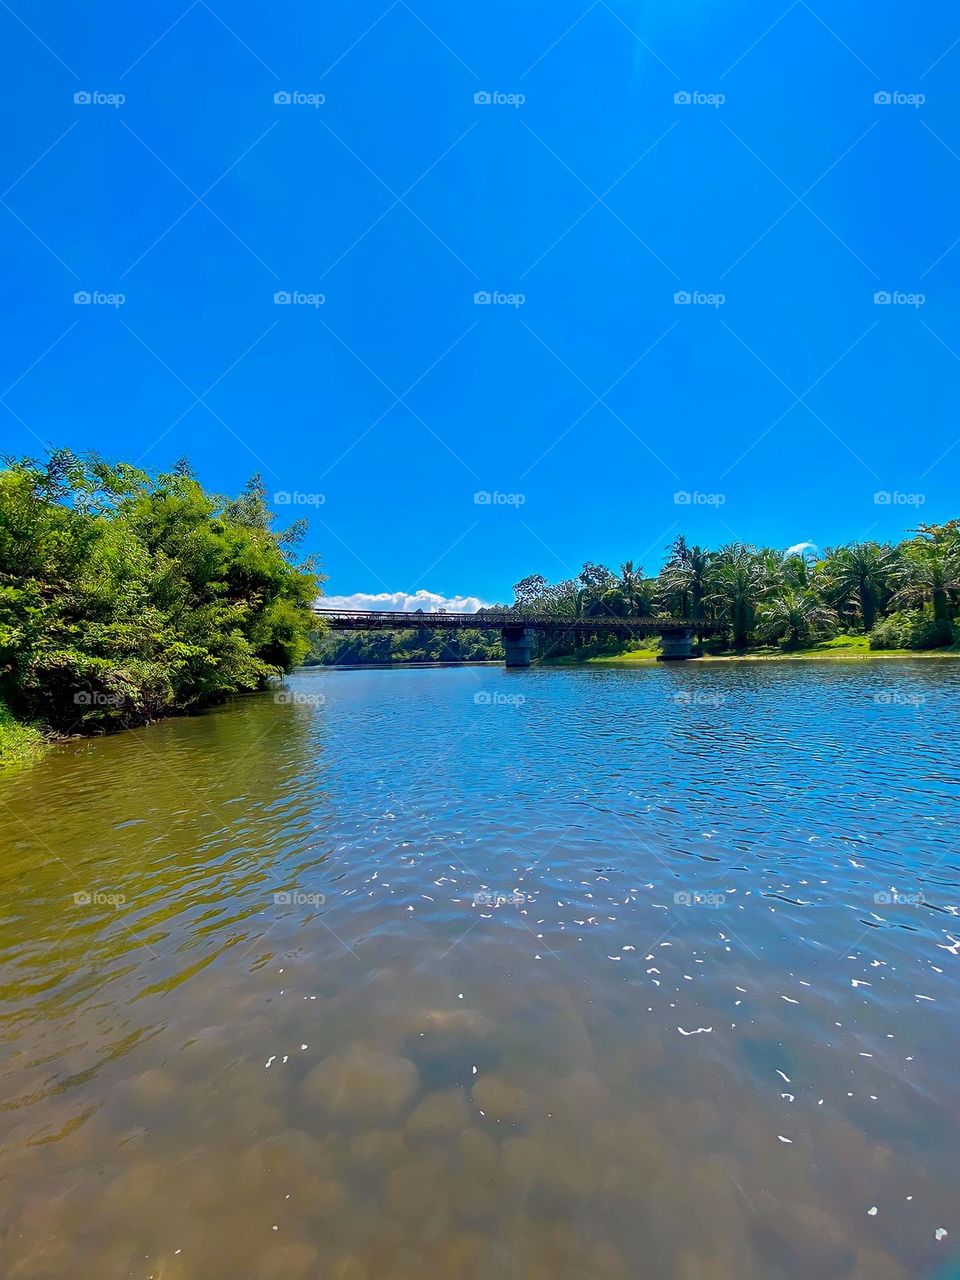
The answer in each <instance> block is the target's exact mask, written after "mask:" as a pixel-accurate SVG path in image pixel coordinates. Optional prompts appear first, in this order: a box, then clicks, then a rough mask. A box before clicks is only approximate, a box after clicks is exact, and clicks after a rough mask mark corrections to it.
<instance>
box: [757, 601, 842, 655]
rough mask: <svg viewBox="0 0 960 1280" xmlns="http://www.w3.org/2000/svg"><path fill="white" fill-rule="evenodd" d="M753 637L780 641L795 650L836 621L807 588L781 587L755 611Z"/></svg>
mask: <svg viewBox="0 0 960 1280" xmlns="http://www.w3.org/2000/svg"><path fill="white" fill-rule="evenodd" d="M756 621H757V634H758V635H759V636H760V637H761V639H763V640H781V641H782V642H783V643H784V645H785V646H786V647H787V648H789V649H796V648H798V647H799V646H800V645H801V644H803V643H804V642H805V641H808V640H810V639H811V638H812V637H813V636H814V635H815V634H817V633H818V632H820V631H825V630H827V629H828V628H830V627H831V626H833V625H834V624H835V622H836V614H835V613H834V612H833V610H832V609H831V608H829V606H827V605H826V604H824V602H823V601H822V600H821V599H820V597H819V596H818V595H817V594H816V592H815V591H812V590H810V588H808V587H783V588H782V589H781V590H780V591H779V592H778V593H777V594H776V595H774V596H772V597H770V598H769V599H767V600H763V601H761V603H760V604H759V605H758V606H757V611H756Z"/></svg>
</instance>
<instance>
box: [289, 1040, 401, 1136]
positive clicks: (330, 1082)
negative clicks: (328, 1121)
mask: <svg viewBox="0 0 960 1280" xmlns="http://www.w3.org/2000/svg"><path fill="white" fill-rule="evenodd" d="M419 1087H420V1076H419V1073H418V1071H417V1068H416V1067H415V1066H414V1064H413V1063H412V1062H411V1061H410V1059H409V1058H398V1057H394V1056H393V1055H392V1054H387V1053H375V1052H373V1051H372V1050H370V1049H363V1048H354V1049H351V1050H350V1051H349V1053H347V1054H344V1055H343V1056H339V1055H333V1056H331V1057H329V1058H324V1060H323V1061H322V1062H321V1063H319V1064H318V1065H317V1066H316V1067H314V1069H313V1070H312V1071H311V1072H310V1074H309V1075H308V1076H307V1077H306V1079H305V1080H304V1081H303V1084H302V1085H301V1094H302V1097H303V1100H304V1101H305V1102H306V1103H307V1105H308V1106H312V1107H320V1108H321V1109H322V1110H324V1111H326V1112H328V1113H329V1114H330V1115H335V1116H340V1117H343V1118H345V1119H347V1120H350V1121H366V1122H368V1123H374V1124H376V1123H378V1122H384V1121H390V1120H394V1119H396V1117H397V1116H398V1115H400V1113H401V1112H402V1111H403V1110H404V1108H405V1107H406V1106H407V1104H408V1103H409V1102H410V1101H411V1099H412V1098H413V1097H414V1095H415V1094H416V1092H417V1090H418V1088H419Z"/></svg>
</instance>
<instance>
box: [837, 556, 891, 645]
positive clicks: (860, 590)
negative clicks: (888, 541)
mask: <svg viewBox="0 0 960 1280" xmlns="http://www.w3.org/2000/svg"><path fill="white" fill-rule="evenodd" d="M895 569H896V558H895V556H894V553H893V551H892V549H891V548H890V547H885V546H881V545H880V544H879V543H877V542H854V543H852V544H851V545H850V546H846V547H837V548H834V549H832V550H829V551H828V552H827V554H826V556H825V558H824V562H823V570H822V572H823V576H824V586H825V590H826V592H827V593H828V594H829V596H830V597H831V598H832V599H833V601H834V602H835V603H836V604H838V605H845V604H847V603H854V604H855V605H856V607H857V609H858V610H859V613H860V620H861V622H862V624H863V629H864V631H870V630H871V629H872V628H873V625H874V623H875V622H876V620H877V615H878V614H879V612H880V609H881V606H882V605H883V604H884V603H885V601H887V600H889V598H890V594H891V584H892V583H893V580H894V573H895Z"/></svg>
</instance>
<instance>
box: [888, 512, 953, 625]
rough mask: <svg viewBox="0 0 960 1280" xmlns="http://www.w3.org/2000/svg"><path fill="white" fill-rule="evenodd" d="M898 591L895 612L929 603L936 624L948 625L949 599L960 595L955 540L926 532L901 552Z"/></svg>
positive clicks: (894, 596)
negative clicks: (959, 592) (902, 606)
mask: <svg viewBox="0 0 960 1280" xmlns="http://www.w3.org/2000/svg"><path fill="white" fill-rule="evenodd" d="M896 588H897V589H896V591H895V592H894V595H893V599H892V600H891V604H893V606H894V607H895V608H899V607H900V606H901V605H907V606H908V607H910V606H912V607H914V608H916V607H922V606H923V605H925V604H928V603H929V604H930V605H932V607H933V617H934V621H935V622H941V623H948V622H949V621H950V597H951V596H953V595H955V594H956V593H957V592H958V591H960V551H958V548H957V544H956V540H955V539H951V540H947V539H946V538H945V537H942V536H940V534H939V531H937V532H934V533H930V532H928V531H927V530H926V529H924V530H923V531H922V533H921V536H920V537H918V538H915V539H914V541H913V542H908V543H906V544H905V545H904V546H903V548H902V550H901V556H900V564H899V566H898V569H897V575H896Z"/></svg>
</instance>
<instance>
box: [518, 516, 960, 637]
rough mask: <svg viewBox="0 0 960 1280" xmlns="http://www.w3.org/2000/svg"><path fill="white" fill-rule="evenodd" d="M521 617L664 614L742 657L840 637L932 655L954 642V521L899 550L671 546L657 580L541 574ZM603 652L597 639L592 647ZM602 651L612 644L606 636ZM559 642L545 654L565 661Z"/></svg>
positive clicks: (523, 600) (634, 574)
mask: <svg viewBox="0 0 960 1280" xmlns="http://www.w3.org/2000/svg"><path fill="white" fill-rule="evenodd" d="M514 593H515V597H516V599H515V604H514V607H515V608H517V609H530V610H536V611H539V612H543V613H548V614H552V615H553V616H555V617H563V618H569V619H570V620H571V621H575V620H576V619H578V618H585V617H589V618H598V617H603V616H605V615H606V616H609V617H610V619H611V624H613V622H614V621H615V620H616V619H622V618H625V617H635V618H642V617H651V616H658V615H659V616H670V617H673V618H682V619H684V620H685V621H687V622H689V623H690V624H691V627H692V629H693V630H694V631H696V630H697V624H701V625H702V626H703V631H704V633H706V632H707V630H708V626H707V624H709V629H710V631H711V634H712V636H713V638H712V639H711V640H710V641H709V643H710V645H711V647H713V648H717V649H721V650H722V649H732V650H733V651H743V650H746V649H748V648H750V647H751V646H756V645H763V644H771V643H776V644H779V645H781V646H782V647H784V648H786V649H790V648H796V647H798V646H799V645H801V644H808V643H811V642H815V641H817V640H821V639H828V638H830V637H831V636H833V635H836V634H837V633H838V632H840V631H842V632H852V633H860V634H863V635H869V636H870V644H871V647H873V648H901V647H902V648H912V649H923V648H933V647H936V646H938V645H948V644H952V643H954V642H955V641H956V639H957V638H958V636H960V627H958V623H957V619H958V614H960V521H956V520H954V521H950V522H949V523H948V524H944V525H922V526H921V527H920V528H919V529H918V530H916V532H915V533H914V535H913V536H912V537H910V538H908V539H906V540H905V541H903V542H901V543H899V544H898V545H896V546H893V545H885V544H880V543H876V542H863V543H851V544H850V545H848V546H841V547H835V548H832V549H830V550H827V551H826V552H824V553H823V555H819V556H816V555H812V554H809V553H807V554H799V553H792V554H790V555H785V554H783V553H781V552H778V551H775V550H773V549H772V548H769V547H751V546H747V545H745V544H743V543H730V544H728V545H727V546H724V547H720V548H719V549H717V550H715V551H713V550H708V549H706V548H704V547H699V546H690V545H689V544H688V543H687V541H686V539H685V538H683V537H682V536H681V537H678V538H677V539H676V541H675V542H674V543H673V545H672V546H671V547H669V548H668V555H667V560H666V563H665V564H664V566H663V568H662V569H661V570H660V573H659V575H658V576H657V577H656V578H645V577H644V576H643V571H642V569H639V568H636V569H635V568H634V564H633V562H632V561H627V562H626V563H625V564H623V565H621V567H620V575H619V577H618V575H617V574H615V573H614V572H613V571H612V570H610V569H607V568H605V567H604V566H603V565H597V564H591V563H587V564H585V565H584V566H583V569H582V570H581V572H580V573H579V574H578V575H577V577H576V578H572V579H567V580H564V581H561V582H558V583H549V582H548V581H547V580H546V579H545V578H544V577H542V576H541V575H539V574H534V575H531V576H530V577H527V578H524V579H523V580H522V581H521V582H519V583H518V584H517V586H516V587H515V588H514ZM599 643H600V644H601V645H602V644H603V643H604V638H603V637H602V636H601V637H600V638H599ZM609 644H611V645H615V644H616V641H615V640H614V639H613V632H612V631H611V637H610V639H609ZM573 645H574V642H573V641H572V640H568V641H563V640H560V641H557V640H556V639H555V638H554V639H552V640H550V641H549V642H547V643H546V644H543V643H542V644H541V650H542V652H546V651H547V650H548V649H549V651H550V652H553V653H563V652H569V651H570V650H571V649H572V648H573Z"/></svg>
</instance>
